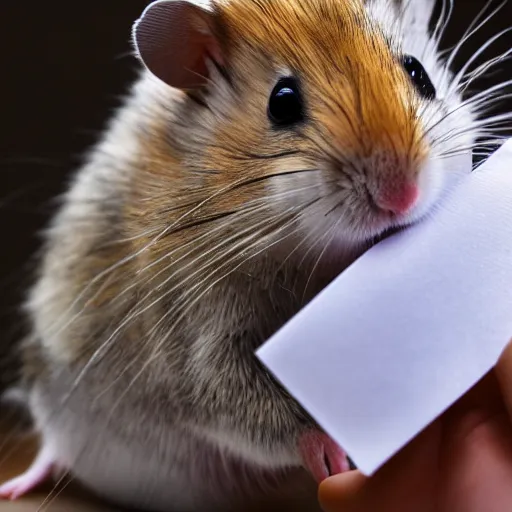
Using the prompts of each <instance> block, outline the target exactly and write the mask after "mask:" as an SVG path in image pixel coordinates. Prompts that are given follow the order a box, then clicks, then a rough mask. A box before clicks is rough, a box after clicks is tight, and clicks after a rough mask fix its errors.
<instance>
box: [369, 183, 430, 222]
mask: <svg viewBox="0 0 512 512" xmlns="http://www.w3.org/2000/svg"><path fill="white" fill-rule="evenodd" d="M419 192H420V191H419V188H418V185H416V184H415V183H409V182H404V183H402V184H400V185H397V184H393V185H392V186H390V187H386V188H383V189H382V190H381V191H380V192H379V194H378V195H376V197H375V204H376V205H377V206H378V207H379V208H381V209H382V210H387V211H390V212H392V213H395V214H397V215H403V214H405V213H407V212H408V211H409V210H410V209H411V208H412V207H413V206H414V204H415V203H416V201H417V200H418V197H419Z"/></svg>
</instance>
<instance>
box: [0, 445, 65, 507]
mask: <svg viewBox="0 0 512 512" xmlns="http://www.w3.org/2000/svg"><path fill="white" fill-rule="evenodd" d="M56 468H57V465H56V463H55V460H54V459H53V457H52V456H51V455H50V453H49V452H48V450H45V449H43V450H41V451H40V452H39V454H38V455H37V457H36V459H35V460H34V462H33V463H32V465H31V466H30V467H29V468H28V469H27V471H25V473H23V474H21V475H19V476H17V477H15V478H13V479H12V480H9V481H8V482H5V483H4V484H2V485H0V500H16V499H18V498H20V497H21V496H24V495H25V494H28V493H29V492H31V491H33V490H34V489H35V488H36V487H38V486H39V485H41V484H43V483H44V482H46V481H48V480H51V479H52V477H53V473H54V471H55V470H56Z"/></svg>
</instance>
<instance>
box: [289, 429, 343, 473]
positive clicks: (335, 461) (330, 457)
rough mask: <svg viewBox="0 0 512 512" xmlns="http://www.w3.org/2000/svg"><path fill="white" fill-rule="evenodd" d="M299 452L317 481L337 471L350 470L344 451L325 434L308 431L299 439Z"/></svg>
mask: <svg viewBox="0 0 512 512" xmlns="http://www.w3.org/2000/svg"><path fill="white" fill-rule="evenodd" d="M299 453H300V455H301V457H302V460H303V463H304V466H305V467H306V469H308V470H309V472H310V473H311V475H312V476H313V478H314V479H315V480H316V481H317V483H321V482H322V481H323V480H324V479H326V478H328V477H329V476H332V475H337V474H338V473H344V472H345V471H349V470H350V463H349V460H348V457H347V455H346V454H345V452H344V451H343V450H342V449H341V448H340V447H339V446H338V444H337V443H335V442H334V441H333V440H332V439H331V438H330V437H329V436H328V435H327V434H325V433H323V432H321V431H314V430H312V431H309V432H306V433H304V434H302V436H301V437H300V439H299Z"/></svg>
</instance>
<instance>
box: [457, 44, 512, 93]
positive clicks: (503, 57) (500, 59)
mask: <svg viewBox="0 0 512 512" xmlns="http://www.w3.org/2000/svg"><path fill="white" fill-rule="evenodd" d="M511 56H512V48H509V49H508V50H507V51H505V52H503V53H502V54H500V55H498V56H497V57H493V58H492V59H489V60H488V61H486V62H484V63H482V64H480V65H479V66H478V67H477V68H476V69H474V70H473V71H471V72H469V73H466V74H465V75H464V77H463V81H461V83H460V84H459V86H458V90H459V92H461V93H464V92H466V90H467V89H468V87H469V86H470V85H471V84H472V83H473V82H475V81H476V80H478V79H479V78H480V77H481V76H483V75H484V74H485V75H486V76H487V77H489V76H490V73H489V70H490V69H492V68H493V67H495V66H497V65H498V64H503V63H505V62H507V61H508V60H510V58H511Z"/></svg>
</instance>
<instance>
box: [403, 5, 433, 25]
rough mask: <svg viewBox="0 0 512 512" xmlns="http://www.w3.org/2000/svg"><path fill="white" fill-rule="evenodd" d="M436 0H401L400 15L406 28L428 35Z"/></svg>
mask: <svg viewBox="0 0 512 512" xmlns="http://www.w3.org/2000/svg"><path fill="white" fill-rule="evenodd" d="M435 6H436V0H400V13H401V17H402V20H403V23H404V24H405V26H407V27H410V28H411V29H413V30H419V31H422V32H427V33H428V28H429V24H430V20H431V18H432V15H433V14H434V8H435Z"/></svg>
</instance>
